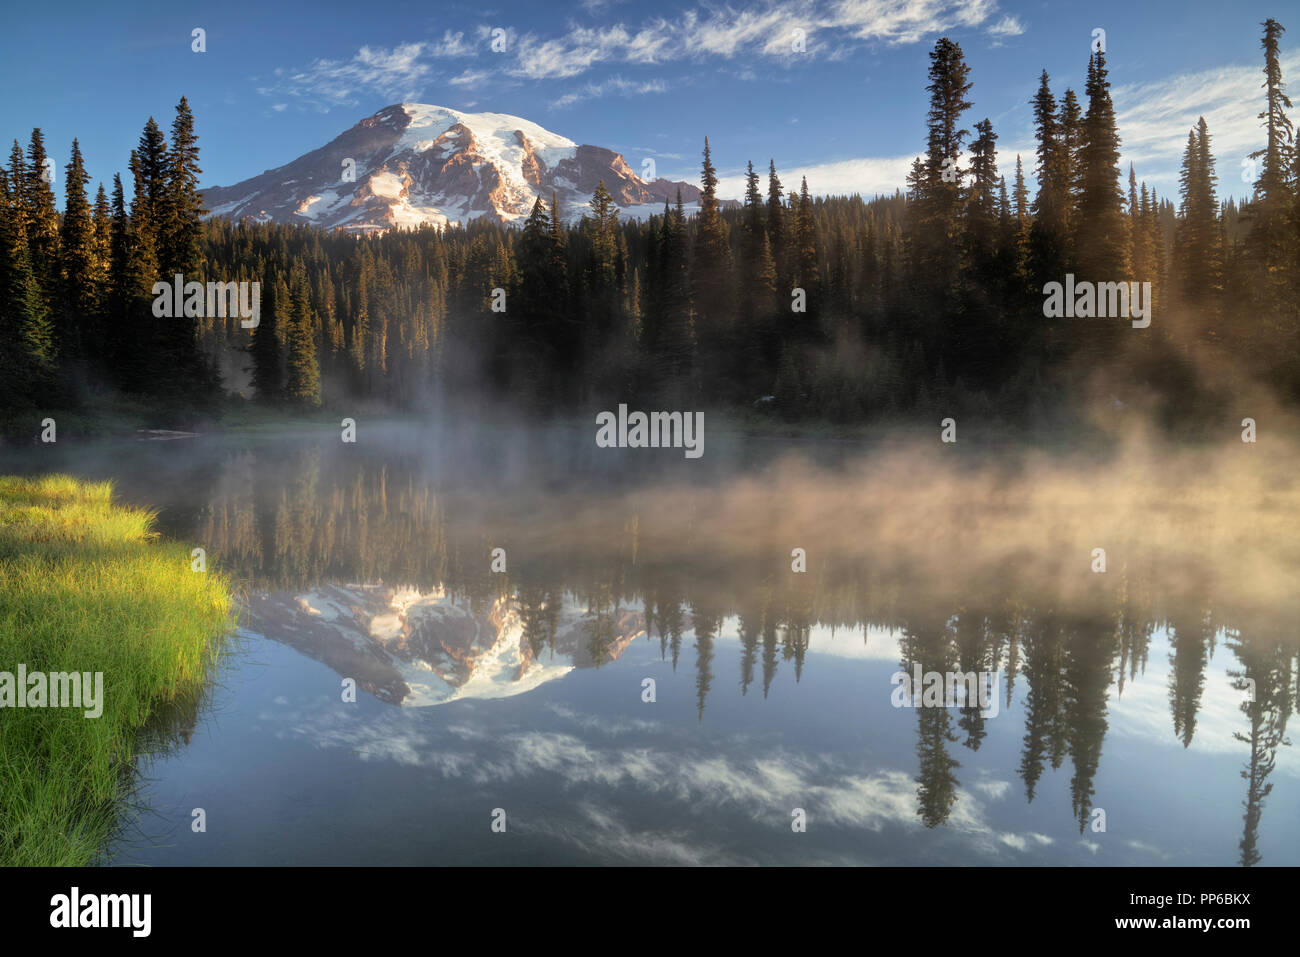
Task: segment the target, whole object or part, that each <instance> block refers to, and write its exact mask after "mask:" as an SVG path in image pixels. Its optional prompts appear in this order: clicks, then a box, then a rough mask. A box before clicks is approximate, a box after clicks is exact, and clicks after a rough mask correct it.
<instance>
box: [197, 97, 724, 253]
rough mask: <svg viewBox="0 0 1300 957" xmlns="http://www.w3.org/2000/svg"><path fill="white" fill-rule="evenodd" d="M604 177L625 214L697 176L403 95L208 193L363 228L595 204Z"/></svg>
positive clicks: (502, 116) (242, 210)
mask: <svg viewBox="0 0 1300 957" xmlns="http://www.w3.org/2000/svg"><path fill="white" fill-rule="evenodd" d="M601 181H604V183H605V186H606V188H607V189H608V190H609V191H610V193H611V194H612V195H613V197H614V201H615V202H616V203H617V204H618V205H619V206H620V208H621V209H622V210H623V212H624V213H625V215H627V216H630V217H632V218H637V217H641V216H647V215H652V214H654V213H656V212H658V211H659V210H660V208H661V207H662V204H663V201H664V199H665V198H667V197H668V196H669V195H670V194H675V192H676V190H677V188H678V187H679V186H680V187H681V189H682V196H683V198H684V199H686V200H687V201H688V202H691V203H694V202H697V201H698V199H699V190H698V189H697V188H696V187H694V186H692V185H691V184H689V183H673V182H669V181H668V180H663V179H657V180H654V181H653V182H650V183H647V182H645V181H643V180H642V179H641V178H640V177H639V176H637V175H636V173H635V172H634V171H633V170H632V168H631V166H629V165H628V163H627V161H626V160H625V159H624V158H623V156H622V155H621V154H619V153H616V152H614V151H613V150H608V149H604V148H602V147H599V146H586V145H582V146H580V145H578V144H577V143H575V142H574V141H573V140H571V139H568V138H567V137H564V136H561V135H559V134H557V133H553V132H551V131H550V130H548V129H546V128H544V127H542V126H540V125H538V124H536V123H533V122H532V121H531V120H526V119H524V118H522V117H519V116H513V115H511V114H508V113H470V112H466V111H463V110H456V109H452V108H450V107H445V106H435V105H432V104H428V103H412V102H406V103H394V104H392V105H390V106H386V107H384V108H383V109H381V110H379V111H378V112H376V113H374V114H372V115H371V116H368V117H366V118H365V119H363V120H361V121H360V122H359V123H357V124H356V125H355V126H353V127H352V128H351V129H349V130H346V131H345V132H343V133H341V134H340V135H339V136H338V137H336V138H335V139H334V140H332V141H331V142H330V143H328V144H326V145H325V146H323V147H321V148H320V149H317V150H313V151H312V152H310V153H305V154H303V155H302V156H300V157H299V158H298V159H296V160H294V161H293V162H291V163H288V164H286V165H284V166H281V167H279V168H277V169H273V170H268V171H267V172H265V173H263V174H262V175H261V176H255V177H253V178H252V179H248V180H245V181H243V182H242V183H237V184H235V185H234V186H227V187H213V188H211V189H208V190H206V191H205V192H204V203H205V205H206V206H207V208H208V210H209V212H210V214H211V215H213V216H223V217H227V218H231V219H242V218H244V217H252V218H254V219H257V220H258V221H262V222H283V223H293V222H305V223H311V224H314V225H317V226H321V227H324V228H327V229H342V230H346V231H349V232H354V233H374V232H383V231H386V230H388V229H394V228H396V229H409V228H415V227H418V226H421V225H425V224H431V225H435V226H443V225H448V224H450V223H462V224H463V223H466V222H469V221H470V220H472V219H478V218H480V217H484V216H486V217H489V218H492V219H496V220H498V221H500V222H503V223H507V224H510V223H522V221H523V220H524V219H526V218H527V216H528V214H529V212H530V211H531V210H532V207H533V203H534V202H535V201H536V200H537V199H538V197H541V199H542V200H543V201H544V202H546V203H547V204H548V205H549V203H550V201H551V195H552V193H554V194H555V195H556V196H557V197H558V198H559V199H560V207H561V214H562V215H563V216H564V217H565V218H566V219H568V220H574V219H577V218H578V217H580V216H582V215H583V214H584V213H586V212H587V210H588V208H589V206H588V203H589V200H590V199H591V194H592V193H593V192H594V191H595V189H596V186H597V184H598V183H600V182H601Z"/></svg>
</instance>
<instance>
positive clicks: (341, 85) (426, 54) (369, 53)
mask: <svg viewBox="0 0 1300 957" xmlns="http://www.w3.org/2000/svg"><path fill="white" fill-rule="evenodd" d="M474 52H475V44H474V43H473V42H470V41H467V40H466V39H465V35H464V33H453V32H452V31H450V30H448V31H446V32H445V33H444V34H443V36H442V38H441V39H440V40H436V41H430V42H417V43H403V44H399V45H397V46H395V47H392V48H391V49H385V48H383V47H370V46H363V47H362V48H361V49H360V50H358V51H357V52H356V53H355V54H354V55H353V56H351V57H350V58H348V59H338V60H331V59H326V58H321V59H318V60H313V61H312V62H311V63H310V64H308V65H307V66H306V67H304V68H303V69H301V70H284V69H280V70H276V71H275V72H274V74H273V75H272V78H271V79H270V80H269V81H267V82H265V83H262V84H261V85H260V86H258V87H257V92H258V93H260V94H262V95H263V96H273V97H275V98H276V99H281V100H282V99H284V98H293V99H294V100H296V101H297V102H298V103H300V104H301V105H304V106H307V107H310V108H314V109H317V110H320V111H321V112H327V111H329V110H330V109H333V108H334V107H339V106H356V105H357V104H358V103H359V102H361V96H362V94H370V93H380V94H382V95H384V96H389V97H391V98H393V99H410V98H414V97H415V96H416V95H417V94H418V93H419V91H420V89H421V88H422V87H423V86H424V85H425V84H426V83H427V82H429V81H430V80H431V79H432V78H433V77H434V75H435V73H434V63H435V62H436V61H438V60H442V59H448V58H456V57H465V56H470V55H472V54H473V53H474Z"/></svg>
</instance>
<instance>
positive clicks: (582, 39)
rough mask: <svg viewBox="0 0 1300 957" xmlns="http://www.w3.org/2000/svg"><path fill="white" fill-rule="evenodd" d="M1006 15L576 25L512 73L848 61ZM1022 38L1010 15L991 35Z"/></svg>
mask: <svg viewBox="0 0 1300 957" xmlns="http://www.w3.org/2000/svg"><path fill="white" fill-rule="evenodd" d="M997 12H998V5H997V3H996V0H974V2H957V0H769V2H768V3H765V4H756V5H753V6H744V7H739V8H737V7H733V6H731V5H729V4H724V5H721V6H712V5H710V6H707V7H702V8H698V9H691V10H686V11H685V12H683V13H682V14H681V15H680V16H678V17H675V18H674V19H672V20H669V19H666V18H664V17H654V18H651V19H649V20H646V21H644V22H643V23H641V24H639V25H637V26H633V27H629V26H628V25H626V24H624V23H618V24H615V25H613V26H606V27H599V28H593V27H587V26H580V25H574V26H571V27H570V28H569V30H568V32H567V33H566V34H564V35H562V36H558V37H557V36H550V37H542V36H538V35H536V34H533V33H527V34H524V35H523V36H521V37H520V38H519V41H518V44H517V45H515V46H513V49H514V51H515V57H514V61H513V63H512V66H511V68H510V69H511V72H513V73H514V74H516V75H518V76H522V77H527V78H529V79H543V78H552V77H558V78H567V77H573V76H578V75H580V74H582V73H584V72H586V71H587V70H589V69H591V68H592V67H594V66H596V65H597V64H601V63H620V64H662V63H668V62H671V61H675V60H681V59H706V58H715V59H723V60H731V59H735V58H738V57H754V56H765V57H770V58H787V59H788V58H791V57H793V56H794V55H795V54H796V53H800V54H803V53H808V54H813V55H816V54H827V55H830V56H838V55H841V54H842V53H843V51H844V49H845V48H846V46H852V45H854V44H862V43H884V44H887V45H903V44H910V43H918V42H920V41H921V40H923V39H925V38H926V37H928V36H932V35H934V34H937V33H940V32H942V31H944V30H949V29H952V28H954V27H966V28H976V27H979V26H980V25H981V24H984V23H986V22H988V21H989V20H991V19H992V18H993V17H994V16H995V15H996V14H997ZM989 32H990V34H991V35H993V36H997V37H1006V36H1015V35H1019V34H1020V33H1023V32H1024V27H1023V25H1022V24H1021V23H1020V21H1019V20H1017V19H1016V18H1015V17H1011V16H1005V17H1003V18H1002V19H1001V20H999V21H997V22H996V23H994V24H993V25H992V26H991V27H990V30H989Z"/></svg>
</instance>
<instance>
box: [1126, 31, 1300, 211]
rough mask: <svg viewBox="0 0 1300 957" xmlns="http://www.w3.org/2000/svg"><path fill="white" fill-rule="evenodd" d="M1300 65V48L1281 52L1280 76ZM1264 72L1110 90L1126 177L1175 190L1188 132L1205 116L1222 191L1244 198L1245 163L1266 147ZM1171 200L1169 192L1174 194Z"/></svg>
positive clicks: (1232, 70)
mask: <svg viewBox="0 0 1300 957" xmlns="http://www.w3.org/2000/svg"><path fill="white" fill-rule="evenodd" d="M1297 70H1300V53H1291V54H1289V55H1285V56H1283V57H1282V72H1283V75H1284V76H1286V75H1294V73H1295V72H1296V71H1297ZM1263 82H1264V74H1263V69H1262V68H1261V67H1260V66H1259V65H1257V64H1251V65H1249V66H1225V67H1218V68H1214V69H1209V70H1202V71H1199V72H1195V73H1181V74H1177V75H1175V76H1170V77H1166V78H1165V79H1163V80H1157V81H1154V82H1152V83H1142V84H1130V85H1127V86H1119V87H1116V88H1115V90H1114V93H1113V98H1114V100H1115V111H1116V118H1117V119H1118V121H1119V133H1120V139H1121V141H1122V143H1121V146H1122V149H1123V154H1122V156H1121V162H1122V164H1123V168H1124V170H1125V172H1126V174H1127V170H1128V164H1129V163H1130V162H1132V163H1133V165H1134V167H1135V169H1136V171H1137V176H1138V179H1140V180H1142V179H1144V180H1146V181H1147V182H1148V183H1150V184H1152V185H1154V186H1157V187H1159V188H1160V189H1161V192H1163V193H1169V194H1172V193H1173V192H1174V191H1175V190H1176V189H1177V186H1178V168H1179V165H1180V163H1181V161H1182V154H1183V150H1184V148H1185V147H1186V145H1187V133H1188V131H1189V130H1190V129H1191V128H1192V127H1193V126H1195V125H1196V122H1197V120H1198V119H1199V118H1200V117H1202V116H1204V117H1205V122H1206V125H1207V126H1208V127H1209V130H1210V146H1211V150H1212V151H1213V153H1214V155H1215V158H1216V160H1217V170H1218V174H1219V190H1220V192H1221V193H1234V194H1236V195H1239V196H1241V195H1246V194H1248V193H1249V192H1250V189H1251V187H1250V186H1249V184H1247V183H1245V182H1243V181H1242V179H1241V173H1242V168H1241V165H1240V164H1241V161H1242V160H1243V159H1244V158H1245V157H1246V155H1247V154H1249V153H1251V152H1253V151H1254V150H1256V149H1259V148H1260V147H1261V146H1263V145H1264V132H1263V128H1262V127H1261V126H1260V120H1259V112H1260V110H1262V109H1263V106H1264V91H1263V90H1262V89H1261V86H1262V84H1263ZM1171 198H1172V195H1171Z"/></svg>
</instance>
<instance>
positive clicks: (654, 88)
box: [551, 76, 668, 109]
mask: <svg viewBox="0 0 1300 957" xmlns="http://www.w3.org/2000/svg"><path fill="white" fill-rule="evenodd" d="M667 89H668V84H667V83H665V82H664V81H663V80H645V81H640V82H638V81H633V80H625V79H623V78H622V77H621V76H612V77H610V78H609V79H608V80H602V81H600V82H599V83H588V84H586V85H585V86H583V87H582V88H581V89H578V90H573V91H571V92H569V93H565V94H564V95H563V96H561V97H560V98H559V99H556V100H553V101H551V108H552V109H563V108H564V107H566V106H573V105H574V104H575V103H580V102H582V101H583V100H591V99H596V98H597V97H602V96H610V95H618V96H642V95H644V94H646V93H664V92H666V91H667Z"/></svg>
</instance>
